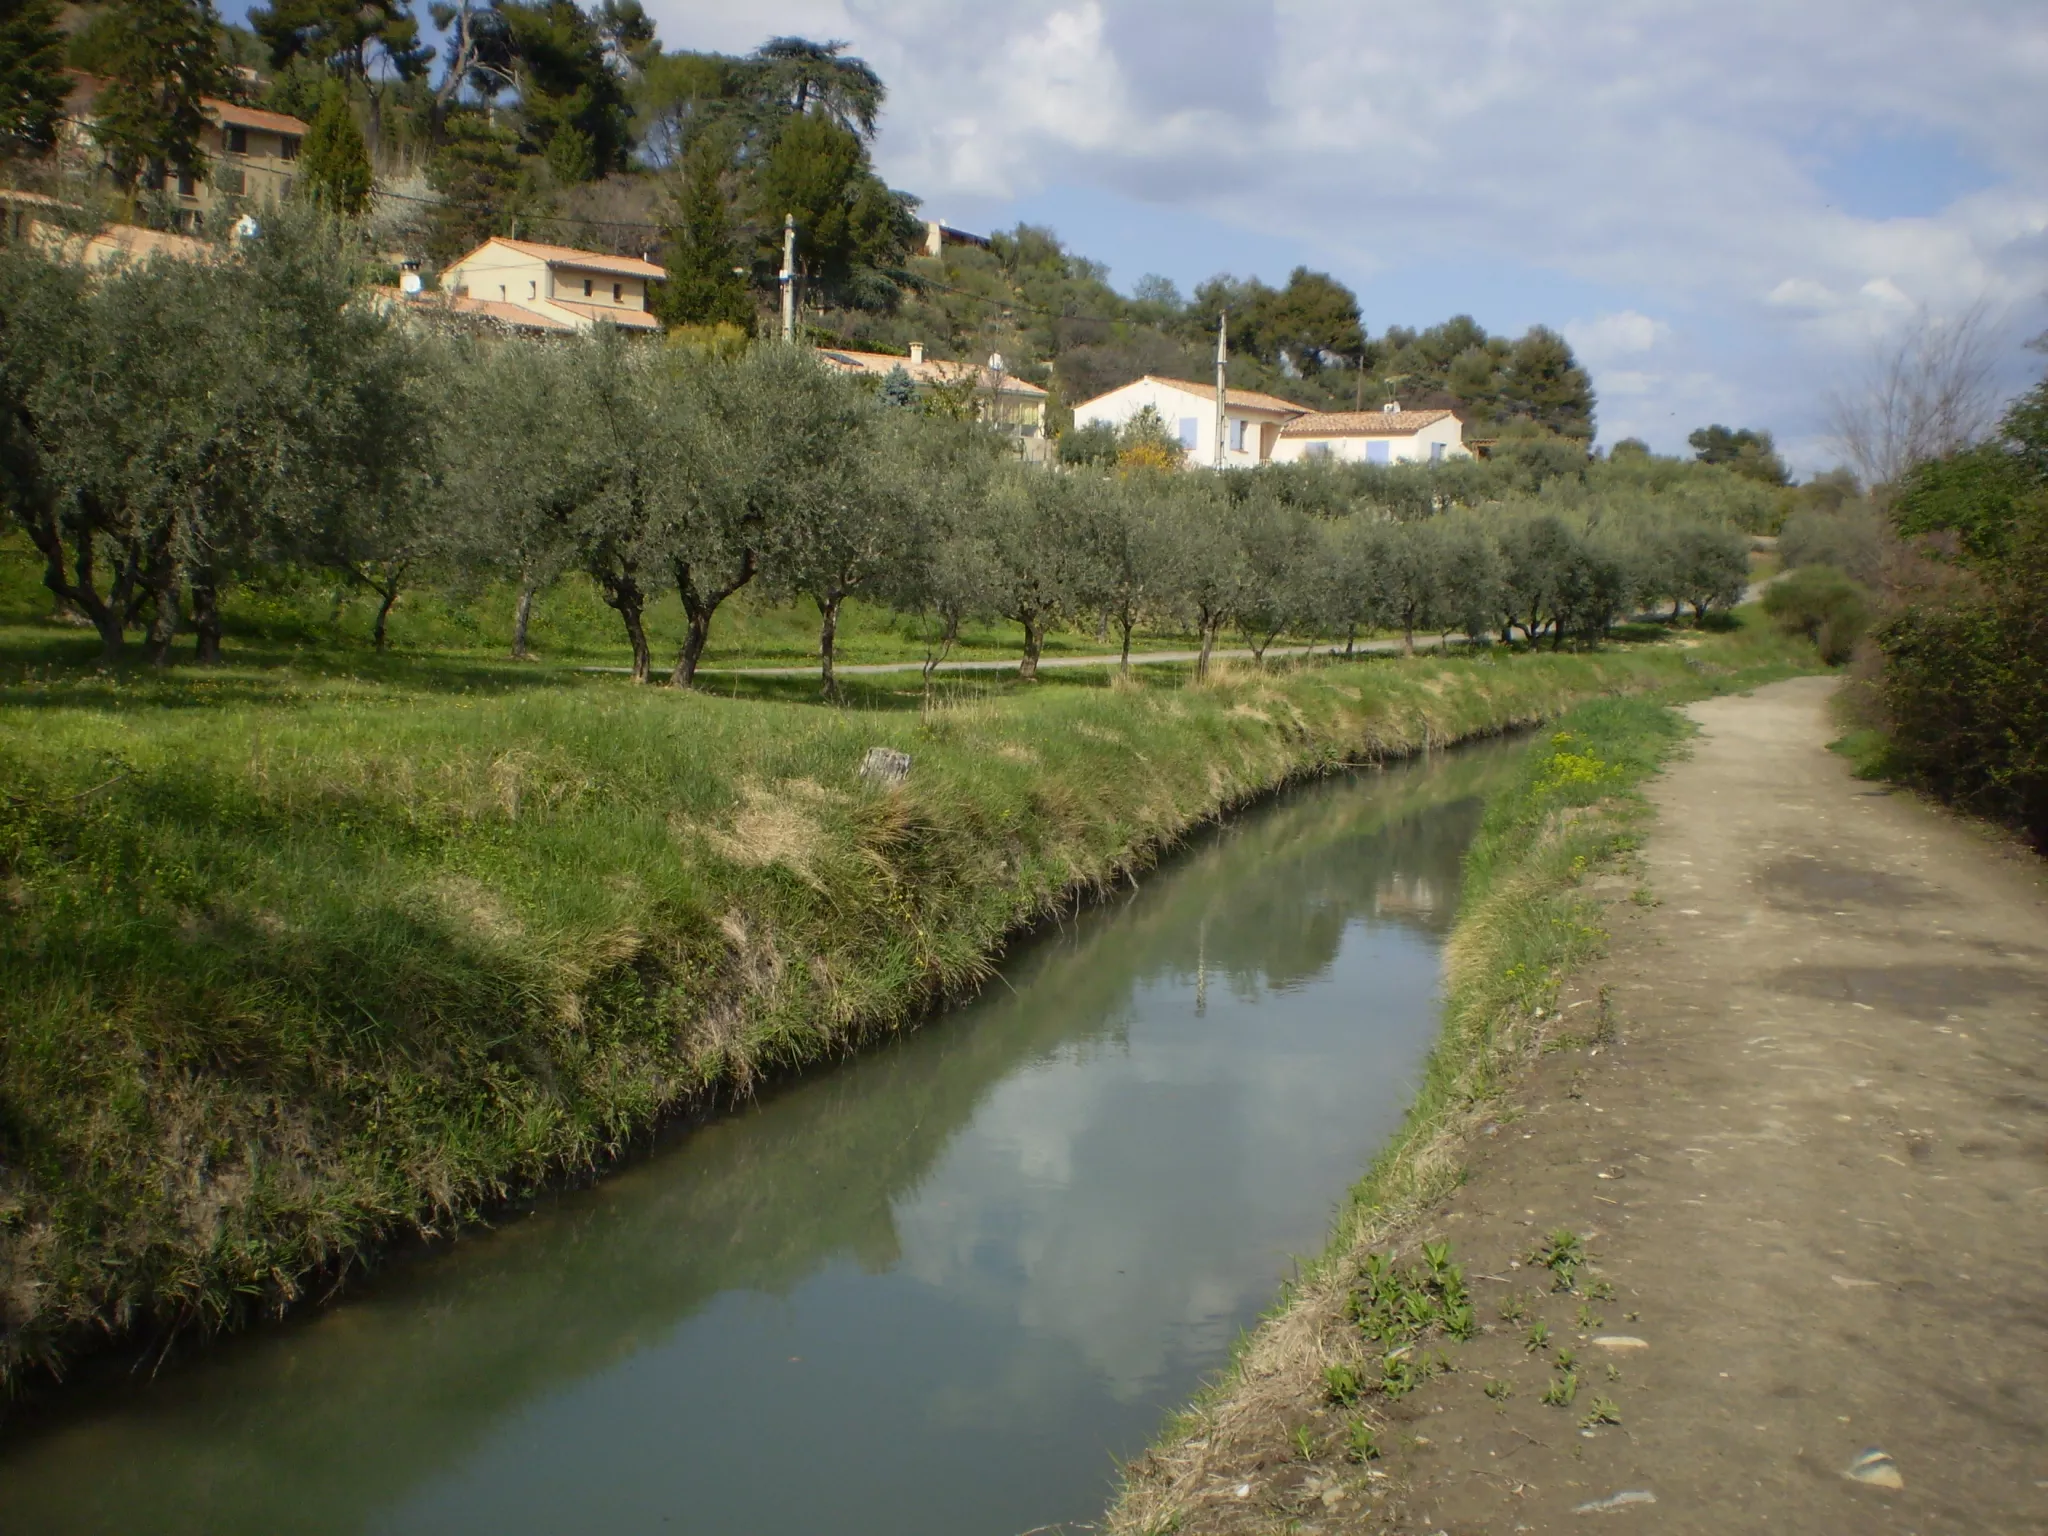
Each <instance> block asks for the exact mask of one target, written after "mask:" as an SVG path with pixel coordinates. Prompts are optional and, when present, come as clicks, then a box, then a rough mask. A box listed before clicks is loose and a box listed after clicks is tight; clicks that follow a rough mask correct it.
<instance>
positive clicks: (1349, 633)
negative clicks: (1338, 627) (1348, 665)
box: [1344, 624, 1358, 656]
mask: <svg viewBox="0 0 2048 1536" xmlns="http://www.w3.org/2000/svg"><path fill="white" fill-rule="evenodd" d="M1357 643H1358V626H1357V625H1356V624H1353V625H1352V626H1351V627H1350V628H1349V629H1347V630H1345V631H1344V654H1345V655H1346V656H1349V655H1350V654H1351V648H1352V646H1354V645H1356V644H1357Z"/></svg>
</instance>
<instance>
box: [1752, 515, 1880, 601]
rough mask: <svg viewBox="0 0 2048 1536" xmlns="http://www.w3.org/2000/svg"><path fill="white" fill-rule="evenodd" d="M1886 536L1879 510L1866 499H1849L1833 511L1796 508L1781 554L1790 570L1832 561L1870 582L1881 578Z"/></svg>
mask: <svg viewBox="0 0 2048 1536" xmlns="http://www.w3.org/2000/svg"><path fill="white" fill-rule="evenodd" d="M1883 548H1884V546H1883V536H1882V531H1881V525H1880V524H1879V522H1878V518H1877V514H1876V512H1874V511H1873V510H1872V509H1871V508H1870V506H1869V505H1868V504H1867V503H1865V502H1860V501H1852V502H1845V503H1844V504H1843V505H1842V506H1841V507H1840V508H1839V509H1837V510H1835V511H1832V512H1823V511H1806V512H1794V513H1793V514H1792V515H1791V516H1790V517H1788V518H1787V519H1786V520H1785V531H1784V532H1783V533H1781V534H1779V535H1778V556H1779V558H1780V559H1781V560H1782V561H1783V562H1784V565H1785V569H1786V570H1788V571H1792V570H1797V569H1799V568H1800V567H1801V566H1808V565H1832V566H1833V567H1834V568H1835V569H1836V570H1838V571H1842V572H1844V573H1846V574H1847V575H1849V576H1850V577H1852V578H1853V579H1854V580H1857V581H1860V582H1862V583H1864V584H1865V585H1866V586H1869V585H1874V584H1875V583H1876V581H1877V579H1878V574H1879V562H1880V560H1881V559H1882V556H1883Z"/></svg>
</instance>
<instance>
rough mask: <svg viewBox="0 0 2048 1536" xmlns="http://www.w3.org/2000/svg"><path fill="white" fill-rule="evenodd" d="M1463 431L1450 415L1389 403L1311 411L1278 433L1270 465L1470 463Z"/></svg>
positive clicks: (1469, 452) (1462, 427)
mask: <svg viewBox="0 0 2048 1536" xmlns="http://www.w3.org/2000/svg"><path fill="white" fill-rule="evenodd" d="M1471 457H1472V453H1471V450H1470V449H1468V448H1467V447H1466V446H1465V428H1464V424H1463V423H1461V422H1460V421H1459V420H1458V418H1457V417H1456V416H1454V415H1452V414H1451V413H1450V412H1449V411H1404V410H1402V409H1401V407H1400V405H1399V404H1398V403H1397V402H1395V401H1391V400H1390V401H1388V402H1387V403H1386V404H1385V405H1383V406H1381V407H1380V408H1379V409H1378V410H1376V411H1313V412H1306V413H1304V414H1302V415H1298V416H1296V417H1295V418H1294V419H1293V420H1292V421H1290V422H1288V423H1287V424H1286V425H1285V426H1284V427H1282V428H1281V429H1280V443H1279V446H1278V447H1277V448H1276V449H1275V450H1274V453H1273V459H1274V462H1276V463H1280V464H1296V463H1299V462H1301V461H1302V460H1303V459H1334V460H1337V461H1338V462H1340V463H1345V464H1440V463H1442V462H1443V461H1444V460H1445V459H1469V458H1471Z"/></svg>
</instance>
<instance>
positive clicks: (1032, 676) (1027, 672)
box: [1017, 619, 1045, 683]
mask: <svg viewBox="0 0 2048 1536" xmlns="http://www.w3.org/2000/svg"><path fill="white" fill-rule="evenodd" d="M1044 645H1045V620H1044V619H1026V620H1024V659H1023V660H1022V661H1020V662H1018V663H1017V676H1018V678H1019V679H1020V680H1022V681H1024V682H1027V683H1035V682H1037V681H1038V653H1039V651H1040V650H1041V649H1042V648H1043V647H1044Z"/></svg>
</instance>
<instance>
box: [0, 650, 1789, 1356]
mask: <svg viewBox="0 0 2048 1536" xmlns="http://www.w3.org/2000/svg"><path fill="white" fill-rule="evenodd" d="M45 645H46V637H43V636H40V635H37V636H33V637H31V638H30V639H28V640H26V641H19V642H18V643H17V638H16V637H15V636H14V635H13V634H12V633H11V632H10V633H0V893H4V901H5V907H4V909H0V910H4V912H5V921H4V925H0V934H4V945H0V988H4V990H5V996H6V998H7V1003H6V1013H5V1028H4V1032H0V1374H4V1375H5V1376H6V1377H7V1379H9V1380H16V1379H19V1378H20V1377H21V1375H22V1373H23V1372H24V1371H27V1370H33V1369H35V1368H37V1367H38V1366H56V1365H59V1364H61V1362H62V1360H63V1359H64V1357H65V1356H66V1355H67V1354H68V1353H69V1352H70V1351H72V1350H73V1349H75V1348H77V1347H79V1346H81V1345H82V1344H84V1343H87V1342H89V1341H90V1340H92V1339H95V1338H99V1337H103V1336H104V1335H105V1334H107V1333H109V1332H111V1333H115V1334H119V1333H122V1332H125V1331H128V1330H132V1329H137V1328H143V1327H149V1328H166V1327H170V1328H184V1329H192V1330H197V1331H205V1330H209V1329H213V1328H217V1327H220V1326H223V1325H226V1324H229V1323H232V1322H233V1321H235V1320H236V1319H237V1318H239V1317H242V1316H244V1315H246V1314H248V1313H249V1312H251V1311H253V1310H258V1309H268V1308H276V1307H280V1306H283V1305H286V1304H289V1303H290V1302H292V1301H293V1300H295V1299H297V1298H298V1297H299V1296H301V1295H302V1294H305V1293H306V1291H307V1290H308V1289H309V1287H310V1286H312V1285H313V1284H314V1283H315V1282H319V1283H321V1284H322V1285H324V1283H325V1280H326V1279H327V1278H328V1277H332V1276H335V1275H337V1274H338V1273H341V1272H344V1271H345V1270H346V1268H347V1267H348V1266H349V1265H350V1264H351V1263H352V1262H354V1261H355V1259H356V1258H357V1257H358V1256H360V1255H361V1254H362V1253H363V1252H364V1251H365V1249H366V1248H368V1247H370V1246H373V1245H375V1244H376V1243H378V1242H379V1241H380V1240H383V1239H386V1238H390V1237H393V1236H398V1235H403V1234H407V1233H411V1232H416V1231H420V1230H444V1229H445V1228H446V1227H447V1226H448V1225H449V1224H450V1223H454V1222H459V1221H462V1220H465V1219H468V1218H470V1217H472V1216H474V1215H475V1214H477V1213H478V1212H479V1211H481V1210H483V1209H485V1208H487V1207H488V1206H489V1205H490V1204H491V1203H492V1202H494V1201H496V1200H499V1199H501V1198H504V1197H506V1196H508V1195H512V1194H516V1193H517V1192H519V1191H522V1190H525V1189H529V1188H531V1187H533V1186H534V1185H536V1184H538V1183H540V1182H541V1181H543V1180H546V1179H548V1178H550V1177H552V1176H555V1175H557V1174H559V1173H561V1172H563V1171H564V1170H572V1169H577V1168H587V1167H591V1166H595V1165H599V1164H602V1163H603V1162H604V1161H605V1160H607V1159H609V1158H611V1157H613V1156H615V1155H617V1154H618V1153H619V1152H620V1151H621V1150H622V1149H623V1148H624V1147H626V1146H627V1145H628V1144H629V1143H630V1142H631V1140H632V1139H633V1138H634V1137H635V1136H636V1135H639V1134H641V1133H643V1132H645V1131H646V1130H647V1129H648V1128H649V1127H650V1126H651V1125H653V1124H654V1123H655V1122H656V1121H658V1120H659V1119H660V1118H662V1117H663V1116H665V1115H668V1114H672V1113H674V1112H676V1111H678V1110H679V1109H682V1108H685V1107H689V1106H702V1105H708V1104H712V1103H715V1102H719V1101H722V1100H724V1099H726V1098H729V1097H731V1096H733V1095H736V1094H743V1093H745V1092H747V1091H748V1090H749V1089H750V1087H751V1086H752V1085H753V1084H754V1083H756V1082H757V1081H759V1080H760V1078H761V1077H762V1076H763V1074H769V1073H775V1072H782V1071H787V1070H790V1069H792V1068H794V1067H797V1066H799V1065H801V1064H804V1063H807V1062H811V1061H814V1060H817V1059H818V1058H820V1057H823V1056H826V1055H829V1054H831V1053H832V1052H835V1051H839V1050H844V1049H846V1048H848V1047H849V1046H850V1045H852V1044H854V1043H856V1042H857V1041H858V1040H859V1039H860V1038H861V1037H862V1036H864V1035H866V1034H869V1033H872V1032H875V1031H880V1030H888V1029H892V1028H896V1027H899V1026H901V1025H903V1024H905V1023H907V1022H909V1021H911V1020H913V1019H915V1018H916V1017H917V1016H918V1015H919V1014H920V1013H921V1012H922V1011H923V1010H924V1009H925V1008H927V1007H928V1006H929V1004H930V1003H931V1002H933V1001H934V1000H935V999H938V998H941V997H944V996H947V995H952V994H958V993H961V992H964V991H967V990H970V989H972V988H973V987H974V986H976V985H977V984H978V983H979V982H980V980H981V979H982V978H983V977H984V976H985V975H986V974H987V971H988V966H989V963H990V959H991V956H992V955H994V954H995V953H996V952H997V951H998V950H999V949H1000V947H1001V945H1002V944H1003V942H1004V941H1005V939H1006V938H1007V937H1008V936H1009V935H1011V934H1013V933H1015V932H1016V931H1017V930H1019V929H1020V928H1021V927H1023V926H1025V925H1028V924H1030V923H1032V922H1033V921H1035V920H1037V919H1039V918H1041V917H1043V916H1045V915H1047V914H1049V913H1050V912H1052V911H1054V910H1056V909H1057V908H1059V907H1060V906H1061V905H1063V904H1066V903H1070V902H1071V901H1073V900H1074V899H1076V898H1077V897H1078V896H1080V895H1083V894H1085V893H1086V892H1088V891H1091V890H1097V889H1101V888H1103V887H1105V886H1107V885H1108V884H1110V883H1111V882H1113V881H1115V880H1117V879H1120V878H1122V877H1123V876H1124V874H1125V873H1127V872H1128V871H1130V870H1132V869H1135V868H1139V867H1142V866H1143V865H1144V864H1145V863H1146V862H1147V861H1148V860H1149V859H1151V858H1152V857H1154V856H1155V855H1156V853H1157V852H1158V851H1159V850H1160V849H1161V848H1163V847H1165V846H1167V845H1169V844H1170V843H1172V842H1173V841H1175V840H1176V839H1178V838H1180V837H1181V836H1183V835H1184V834H1185V833H1186V832H1187V831H1188V830H1189V829H1190V828H1191V827H1193V826H1195V825H1197V824H1199V823H1201V822H1203V821H1205V820H1207V819H1210V818H1214V817H1216V816H1218V815H1221V814H1223V813H1225V812H1227V811H1228V810H1229V809H1230V808H1231V807H1233V806H1235V805H1237V804H1239V803H1241V802H1243V801H1244V800H1246V799H1247V798H1249V797H1252V796H1255V795H1258V794H1260V793H1263V792H1265V791H1267V790H1270V789H1272V788H1273V787H1275V786H1277V785H1278V784H1280V783H1282V782H1285V781H1286V780H1288V779H1290V778H1294V777H1298V776H1301V775H1304V774H1312V773H1316V772H1319V771H1324V770H1327V769H1329V768H1331V767H1333V766H1335V765H1338V764H1342V763H1347V762H1353V761H1358V760H1361V759H1370V758H1374V757H1378V756H1384V755H1392V754H1399V753H1403V752H1407V751H1412V750H1415V749H1418V748H1420V747H1423V746H1425V745H1440V744H1444V743H1448V742H1451V741H1456V740H1459V739H1462V738H1465V737H1469V736H1472V735H1475V734H1479V733H1484V732H1488V731H1493V730H1498V729H1502V728H1505V727H1509V726H1514V725H1518V724H1526V723H1531V722H1534V721H1536V720H1539V719H1546V718H1550V717H1553V716H1555V715H1557V714H1559V713H1560V712H1562V711H1563V710H1565V709H1566V708H1568V707H1570V705H1571V704H1572V703H1573V702H1574V701H1575V700H1578V699H1582V698H1585V697H1587V696H1589V695H1599V694H1615V693H1627V692H1634V691H1641V690H1645V689H1657V688H1668V687H1671V686H1673V685H1675V684H1680V685H1682V684H1688V683H1696V682H1697V680H1698V679H1700V678H1702V677H1705V676H1708V675H1714V676H1723V677H1733V676H1736V675H1738V673H1743V669H1749V670H1750V671H1752V672H1753V671H1755V670H1756V669H1759V668H1770V667H1776V668H1780V669H1789V668H1791V667H1793V666H1795V665H1796V664H1797V662H1796V653H1795V652H1794V651H1793V650H1791V649H1789V648H1788V645H1787V643H1786V642H1783V641H1781V640H1779V639H1778V638H1777V637H1776V636H1774V635H1773V634H1771V633H1770V632H1769V631H1767V630H1763V629H1760V628H1746V629H1741V630H1738V631H1736V632H1733V633H1729V634H1724V635H1713V636H1705V637H1692V636H1686V637H1682V638H1678V639H1673V638H1670V637H1663V636H1660V637H1659V638H1658V639H1656V640H1654V641H1651V642H1647V643H1644V644H1641V645H1632V646H1627V647H1615V648H1611V649H1609V650H1607V651H1603V652H1601V653H1598V654H1594V655H1571V654H1564V655H1556V656H1552V655H1542V656H1519V657H1505V656H1502V657H1496V656H1493V655H1479V656H1474V657H1469V658H1459V659H1453V660H1426V659H1417V660H1413V661H1403V660H1399V659H1394V658H1378V659H1371V660H1359V661H1355V662H1349V663H1340V662H1327V661H1326V662H1321V663H1314V664H1303V665H1298V666H1289V667H1278V668H1275V669H1272V670H1270V671H1265V672H1255V671H1251V670H1248V669H1244V668H1238V669H1228V668H1226V669H1223V671H1222V673H1221V675H1219V677H1218V678H1217V679H1216V680H1215V681H1214V682H1213V684H1212V685H1210V686H1205V687H1192V686H1189V685H1188V679H1187V676H1186V673H1185V670H1184V669H1182V670H1176V669H1172V668H1164V667H1160V668H1148V669H1143V671H1141V673H1140V674H1139V676H1138V678H1137V679H1136V680H1135V681H1134V682H1131V683H1125V684H1119V685H1113V684H1112V682H1111V679H1110V677H1109V675H1108V673H1107V672H1106V671H1103V670H1084V671H1074V672H1063V673H1058V674H1053V675H1052V677H1051V679H1050V680H1049V681H1046V682H1043V683H1040V684H1037V685H1033V686H1025V685H1020V684H1018V683H1016V682H1015V681H1014V680H1012V679H1008V678H1001V679H994V680H979V681H968V682H951V683H948V684H947V685H946V686H944V687H943V688H941V689H940V690H939V692H938V693H937V695H936V696H935V697H934V698H933V699H932V700H930V701H927V700H925V699H924V698H923V696H922V694H921V692H920V690H919V688H918V686H917V680H916V678H915V675H914V674H912V675H910V676H907V677H902V678H895V679H886V678H877V679H857V680H850V682H849V690H848V691H849V696H850V705H849V707H846V708H842V709H828V708H824V707H822V706H820V705H819V704H817V703H816V702H815V698H814V692H815V690H814V688H813V687H812V685H810V684H809V683H808V681H807V680H803V679H753V680H749V681H747V682H746V683H745V684H744V685H736V686H735V688H734V689H733V691H732V692H731V693H717V692H712V693H679V692H676V691H674V690H669V689H655V688H635V687H633V686H632V685H630V684H629V683H627V682H626V681H624V680H622V679H618V678H614V677H609V676H591V675H585V674H579V673H576V672H573V671H570V670H567V669H562V668H553V669H548V668H530V667H519V666H516V665H513V664H510V663H501V662H495V661H491V662H487V661H485V660H481V659H479V658H478V657H476V656H475V655H472V654H470V653H466V652H462V651H459V650H458V651H455V652H453V653H449V654H430V655H425V656H409V657H408V656H387V657H376V656H373V655H370V654H369V653H367V652H366V651H364V650H361V649H359V648H352V647H348V646H335V645H313V644H311V643H310V642H309V643H308V645H307V647H306V648H305V649H304V650H303V651H300V652H289V651H287V652H285V653H284V654H282V655H279V654H278V653H275V652H270V653H256V652H252V651H250V650H247V649H241V650H237V649H231V651H230V657H231V662H230V664H229V665H226V666H222V667H218V668H212V669H207V670H204V671H202V670H199V669H195V668H180V669H174V670H172V671H169V672H165V673H158V672H153V671H151V670H150V669H147V668H142V667H133V668H125V669H117V670H112V671H105V672H102V671H98V670H91V669H87V668H82V667H78V666H73V665H64V664H60V663H58V662H56V661H53V660H52V658H51V657H50V655H49V654H48V653H47V650H46V649H45V648H44V647H45ZM10 646H11V647H12V648H11V649H9V647H10ZM1743 675H1747V674H1746V673H1744V674H1743ZM1613 707H1622V706H1613ZM873 746H891V747H898V748H901V749H903V750H906V751H908V752H910V753H911V754H912V755H913V757H914V759H915V766H914V768H913V770H912V772H911V776H910V779H909V782H908V783H907V785H906V786H904V787H903V788H902V789H901V790H899V791H894V792H891V791H886V790H882V789H878V788H875V787H872V786H869V785H867V784H865V783H864V782H863V781H862V780H861V779H860V778H859V777H858V776H857V773H856V769H857V765H858V764H859V763H860V761H861V759H862V757H863V755H864V754H865V753H866V751H867V750H868V749H869V748H870V747H873Z"/></svg>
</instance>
